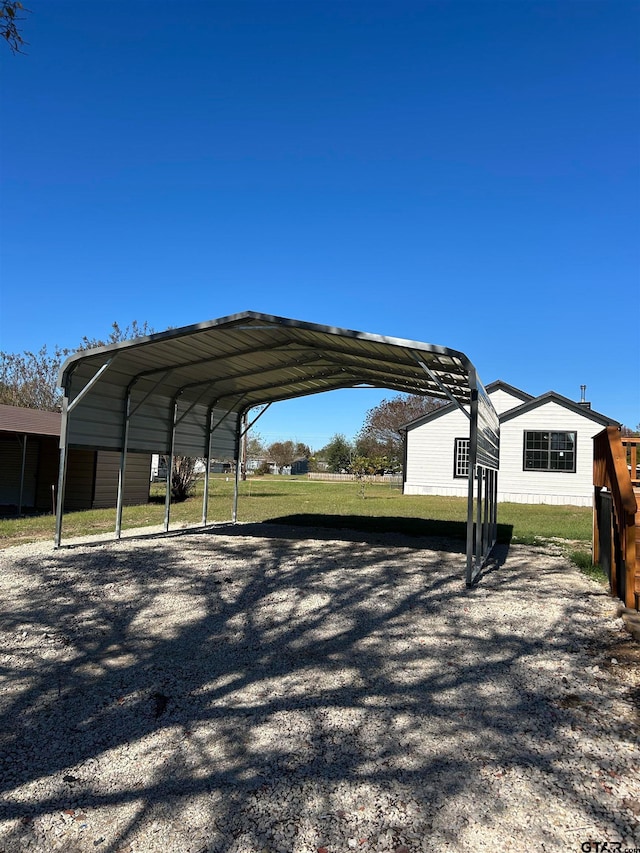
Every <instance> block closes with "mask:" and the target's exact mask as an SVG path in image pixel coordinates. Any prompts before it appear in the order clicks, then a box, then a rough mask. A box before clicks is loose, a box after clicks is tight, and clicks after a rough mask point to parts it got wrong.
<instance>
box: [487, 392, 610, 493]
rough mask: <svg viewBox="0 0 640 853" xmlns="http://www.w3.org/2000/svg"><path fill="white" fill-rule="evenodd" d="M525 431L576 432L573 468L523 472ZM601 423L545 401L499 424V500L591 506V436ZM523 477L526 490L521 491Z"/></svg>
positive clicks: (600, 426)
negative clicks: (572, 469)
mask: <svg viewBox="0 0 640 853" xmlns="http://www.w3.org/2000/svg"><path fill="white" fill-rule="evenodd" d="M528 430H538V431H554V432H556V431H557V432H575V433H576V470H575V472H569V471H524V470H523V465H524V456H523V447H524V433H525V431H528ZM601 431H602V424H598V423H595V422H594V421H590V420H588V419H587V418H584V417H582V416H581V415H580V414H578V413H575V412H571V411H569V410H568V409H566V408H565V407H564V406H561V405H559V404H558V403H554V402H548V403H545V404H544V405H542V406H539V407H538V408H536V409H533V410H531V411H530V412H526V413H525V414H523V415H520V416H519V417H517V418H513V420H509V421H507V422H506V423H504V424H502V426H501V428H500V472H499V474H498V500H499V501H514V502H515V503H547V504H574V505H576V506H591V504H592V500H593V436H594V435H596V434H597V433H599V432H601ZM524 478H526V493H524V494H523V491H524V485H525V483H524Z"/></svg>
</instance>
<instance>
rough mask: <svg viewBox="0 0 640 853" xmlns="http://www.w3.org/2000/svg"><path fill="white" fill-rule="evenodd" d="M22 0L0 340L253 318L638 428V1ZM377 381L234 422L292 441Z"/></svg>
mask: <svg viewBox="0 0 640 853" xmlns="http://www.w3.org/2000/svg"><path fill="white" fill-rule="evenodd" d="M26 5H28V7H29V8H30V9H31V10H32V13H31V14H30V15H28V16H27V20H26V21H25V22H24V25H23V27H24V36H25V38H26V39H27V41H28V42H29V46H28V48H27V51H28V54H27V55H26V56H13V55H11V53H10V52H9V51H8V50H7V49H6V48H4V47H3V46H2V45H0V48H2V50H1V51H0V75H1V79H2V90H1V93H0V98H1V109H2V113H1V116H2V118H1V121H2V131H1V175H0V177H1V181H2V186H1V200H0V217H1V218H0V227H1V236H0V251H1V255H0V264H1V265H0V276H1V282H0V283H1V288H2V291H1V305H0V307H1V316H0V348H1V349H3V350H6V351H9V352H16V351H21V350H24V349H34V348H39V347H40V346H41V345H42V344H44V343H46V344H48V345H49V346H53V345H55V344H58V345H60V346H69V347H71V346H75V345H77V343H78V342H79V341H80V339H81V338H82V336H83V335H85V334H86V335H88V336H89V337H100V336H106V335H107V334H108V332H109V329H110V325H111V323H112V322H113V321H114V320H117V321H118V322H120V323H121V324H126V323H128V322H130V321H131V320H133V319H137V320H138V321H140V322H142V321H145V320H146V321H147V322H148V323H149V324H150V325H151V326H152V327H154V328H155V329H156V330H162V329H164V328H166V327H167V326H170V325H171V326H181V325H187V324H190V323H194V322H199V321H203V320H208V319H213V318H216V317H221V316H224V315H226V314H231V313H235V312H238V311H243V310H254V311H264V312H266V313H272V314H279V315H282V316H285V317H294V318H296V319H300V320H309V321H312V322H317V323H326V324H329V325H336V326H343V327H346V328H351V329H358V330H362V331H368V332H374V333H378V334H387V335H392V336H396V337H406V338H410V339H414V340H421V341H426V342H428V343H435V344H442V345H444V346H449V347H452V348H454V349H459V350H462V351H463V352H465V353H466V354H467V355H468V356H469V357H470V358H471V360H472V361H473V362H474V363H475V365H476V366H477V368H478V370H479V373H480V376H481V378H482V379H483V381H484V382H485V383H488V382H490V381H492V380H494V379H498V378H500V379H503V380H505V381H506V382H509V383H510V384H512V385H515V386H517V387H519V388H522V389H523V390H525V391H527V392H529V393H531V394H539V393H543V392H545V391H547V390H555V391H558V392H559V393H561V394H564V395H566V396H567V397H570V398H572V399H579V395H580V385H581V384H586V385H587V398H588V399H590V400H591V402H592V404H593V407H594V408H595V409H597V410H598V411H601V412H603V413H604V414H606V415H609V416H611V417H613V418H616V419H618V420H620V421H622V422H623V423H625V424H627V425H629V426H635V425H636V424H637V423H638V421H640V379H639V374H638V337H637V323H638V295H639V294H640V279H639V272H640V241H639V239H638V238H639V237H640V233H639V231H640V229H639V223H640V153H639V152H640V146H639V143H640V106H639V91H640V86H639V84H640V4H638V3H637V2H633V3H626V2H616V0H606V2H589V0H584V2H583V1H582V0H574V1H573V2H563V0H558V2H518V0H514V2H506V0H505V2H490V0H474V2H464V1H463V0H460V2H411V0H403V2H386V0H385V2H382V0H377V2H376V0H367V2H351V0H339V1H338V0H323V2H313V0H309V2H307V0H295V2H276V0H261V2H242V0H236V2H231V0H229V2H224V3H218V2H214V0H208V2H204V0H203V1H202V2H190V0H183V2H180V3H176V2H172V3H165V2H162V0H160V2H158V0H154V2H152V0H149V2H146V0H128V2H125V3H123V2H120V0H109V2H102V0H91V2H86V0H83V2H65V0H58V2H56V3H51V2H46V3H45V2H42V0H29V3H28V4H26ZM625 363H626V369H625ZM384 396H389V393H388V392H378V391H353V392H340V393H336V394H334V395H320V396H319V397H314V398H307V399H306V400H301V401H295V402H293V401H292V402H290V403H287V404H279V405H278V406H274V407H273V409H272V410H270V412H269V414H268V415H265V417H264V418H263V420H262V421H261V422H260V427H259V430H260V432H262V434H263V435H264V436H265V438H267V439H269V440H275V439H276V438H288V437H292V438H296V439H298V440H301V441H306V442H308V443H309V444H311V445H312V446H313V447H316V448H318V447H320V446H322V444H324V443H326V441H327V440H328V439H329V438H330V437H331V435H333V434H334V433H335V432H344V433H346V434H347V435H348V436H352V435H353V434H354V433H355V432H356V431H357V430H358V428H359V427H360V425H361V424H362V421H363V419H364V414H365V412H366V410H367V408H369V407H370V406H372V405H375V403H376V402H377V401H378V400H380V399H381V398H382V397H384Z"/></svg>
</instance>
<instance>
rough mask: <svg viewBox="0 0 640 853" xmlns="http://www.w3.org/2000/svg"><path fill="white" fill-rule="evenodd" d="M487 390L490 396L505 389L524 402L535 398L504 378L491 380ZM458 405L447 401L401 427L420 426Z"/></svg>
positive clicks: (453, 409) (406, 428)
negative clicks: (503, 379) (493, 392)
mask: <svg viewBox="0 0 640 853" xmlns="http://www.w3.org/2000/svg"><path fill="white" fill-rule="evenodd" d="M485 391H486V392H487V394H489V396H491V392H492V391H504V392H505V393H507V394H510V395H511V396H512V397H515V398H516V399H518V400H522V402H523V403H525V402H528V401H529V400H533V397H532V396H531V394H527V393H526V391H521V390H520V388H516V387H515V386H514V385H509V384H508V382H503V381H502V379H496V380H495V381H494V382H490V383H489V384H488V385H487V386H486V387H485ZM457 408H458V407H457V406H456V405H455V404H454V403H447V404H446V405H445V406H442V407H440V408H439V409H436V410H435V411H434V412H429V414H427V415H421V416H420V417H419V418H416V419H415V420H413V421H409V423H406V424H404V426H403V427H402V428H401V429H402V432H406V431H407V430H410V429H415V428H416V427H420V426H422V425H423V424H426V423H429V421H434V420H436V418H440V417H442V416H443V415H446V414H449V412H453V411H456V410H457Z"/></svg>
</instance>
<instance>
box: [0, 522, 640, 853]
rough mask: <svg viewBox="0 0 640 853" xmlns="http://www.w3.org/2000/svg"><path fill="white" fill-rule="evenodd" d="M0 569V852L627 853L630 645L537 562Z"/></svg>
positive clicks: (608, 616) (174, 552) (17, 556)
mask: <svg viewBox="0 0 640 853" xmlns="http://www.w3.org/2000/svg"><path fill="white" fill-rule="evenodd" d="M463 574H464V556H463V554H462V553H461V552H460V546H459V545H458V544H456V543H446V542H434V541H433V540H431V541H428V540H419V539H400V538H397V537H390V536H386V535H380V536H368V537H365V536H358V535H357V534H353V535H349V534H347V533H344V532H342V531H340V532H338V531H325V532H322V531H319V530H300V529H297V530H296V529H292V528H286V527H276V526H268V525H238V526H236V527H234V528H231V527H222V528H214V529H210V530H208V531H206V532H199V533H194V532H188V531H187V532H185V533H183V534H180V535H178V534H176V535H173V536H168V537H145V538H141V539H138V540H136V541H126V540H123V541H121V542H120V543H114V542H110V543H107V542H100V543H98V544H95V543H94V544H93V545H90V544H80V545H77V546H75V547H72V548H65V549H61V550H59V551H53V550H52V548H51V546H50V545H49V544H38V545H26V546H20V547H16V548H10V549H6V550H5V551H2V552H0V584H1V587H2V591H1V602H2V604H1V608H2V620H1V622H0V628H1V641H2V642H1V646H0V676H1V679H2V692H1V695H0V714H1V716H2V725H1V726H0V779H1V783H2V784H1V787H2V794H1V796H0V850H1V851H6V853H10V851H11V853H13V851H23V850H29V851H47V853H48V851H55V850H64V851H65V853H76V851H94V850H98V851H101V853H106V851H111V853H124V851H127V853H128V851H136V850H137V851H162V853H167V851H169V853H174V851H175V853H204V851H208V853H214V851H215V852H216V853H217V851H220V853H222V851H224V853H265V851H269V853H276V851H283V853H294V851H295V853H307V851H308V853H317V851H320V853H325V851H328V853H338V851H346V853H348V851H349V850H363V851H392V850H395V851H399V853H407V852H408V851H432V850H438V851H439V850H450V851H474V853H475V851H480V850H492V851H494V850H497V851H502V850H504V851H512V850H518V851H519V850H523V851H524V850H527V851H529V850H544V851H565V850H566V851H573V850H575V851H579V850H580V849H587V848H586V847H584V846H582V845H584V844H585V843H586V842H589V841H591V842H592V846H591V849H592V850H596V846H595V842H598V841H599V842H604V841H608V842H609V845H610V846H609V849H617V848H616V847H615V846H612V845H614V844H615V842H619V843H620V845H621V847H620V849H622V850H624V849H625V848H632V849H633V848H635V847H636V845H637V846H638V848H639V849H640V743H639V738H638V734H639V731H640V720H639V715H638V699H639V697H640V675H639V672H640V665H639V661H640V658H639V655H638V644H637V642H636V641H634V640H633V639H632V638H631V637H630V635H629V634H627V633H626V632H625V630H624V627H623V622H622V620H621V619H620V618H619V617H618V616H617V609H616V603H615V602H614V601H613V600H612V599H611V598H609V597H608V596H607V595H606V594H605V593H604V592H603V590H602V588H601V587H600V586H599V585H598V584H597V583H595V582H593V581H590V580H589V579H587V578H585V577H584V576H583V575H581V574H580V573H579V572H578V571H577V570H576V569H575V568H574V567H573V566H572V565H571V564H569V563H568V562H567V561H566V559H565V558H564V557H563V556H562V553H561V552H560V550H559V548H554V547H547V548H544V549H541V548H539V549H533V548H530V547H523V546H511V547H510V548H509V549H508V550H507V549H506V548H505V549H503V550H501V551H499V552H498V554H497V559H496V563H495V565H493V566H492V568H491V570H490V571H489V572H488V573H487V574H486V575H485V577H484V578H483V579H482V581H481V582H480V584H479V585H477V586H476V587H475V588H473V589H471V590H467V589H466V588H465V585H464V582H463Z"/></svg>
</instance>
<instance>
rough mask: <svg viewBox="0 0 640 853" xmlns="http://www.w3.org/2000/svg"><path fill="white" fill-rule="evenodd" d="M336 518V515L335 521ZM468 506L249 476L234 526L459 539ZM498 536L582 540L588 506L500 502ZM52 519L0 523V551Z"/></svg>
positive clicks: (217, 510)
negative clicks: (279, 524) (289, 524)
mask: <svg viewBox="0 0 640 853" xmlns="http://www.w3.org/2000/svg"><path fill="white" fill-rule="evenodd" d="M163 489H164V485H163V484H157V485H154V486H153V487H152V502H151V503H148V504H144V505H141V506H135V507H125V509H124V513H123V528H125V529H127V528H135V527H145V526H149V525H158V524H162V521H163V518H164V497H163V495H164V492H163ZM202 491H203V484H202V482H200V483H199V486H198V489H197V492H196V495H195V496H194V497H192V498H190V499H189V500H187V501H185V502H184V503H181V504H173V505H172V508H171V527H172V528H173V527H179V526H180V525H182V524H185V523H187V524H193V523H198V522H199V521H200V519H201V515H202ZM232 499H233V480H232V478H229V479H227V478H226V477H224V476H221V477H213V478H212V479H211V482H210V489H209V513H208V518H209V521H228V520H230V518H231V509H232ZM336 516H339V518H336ZM466 516H467V503H466V500H465V499H464V498H446V497H436V496H425V497H419V496H413V495H412V496H404V495H403V494H402V492H401V490H400V487H399V486H390V485H373V484H369V485H367V486H366V490H365V497H364V499H363V498H362V497H361V493H360V486H359V484H358V483H355V482H347V483H333V482H318V481H309V480H307V479H305V478H303V477H300V478H296V477H256V478H252V479H249V480H247V482H245V483H241V486H240V499H239V502H238V520H239V521H269V520H274V519H281V520H288V521H293V522H295V523H308V524H321V525H322V524H324V525H325V526H335V525H339V526H349V527H353V526H355V527H359V528H364V529H369V530H376V531H383V530H397V531H401V532H406V533H413V534H422V535H445V536H447V535H452V536H464V523H465V521H466ZM498 522H499V525H500V527H499V537H500V538H501V539H503V540H505V539H509V538H510V539H511V541H512V542H524V543H531V542H534V541H536V540H539V539H542V540H545V539H550V538H555V537H558V538H561V539H570V540H580V541H584V542H585V543H586V542H589V541H590V539H591V509H590V508H589V507H572V506H547V505H532V504H508V503H505V504H499V506H498ZM114 527H115V510H113V509H102V510H90V511H86V512H75V513H68V514H67V515H65V517H64V524H63V540H64V539H65V538H71V537H74V536H84V535H90V534H92V533H103V532H107V531H109V530H113V529H114ZM53 534H54V518H53V516H51V515H41V516H37V517H32V518H21V519H3V520H0V547H7V546H10V545H16V544H19V543H23V542H31V541H34V540H38V539H53Z"/></svg>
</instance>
